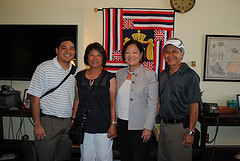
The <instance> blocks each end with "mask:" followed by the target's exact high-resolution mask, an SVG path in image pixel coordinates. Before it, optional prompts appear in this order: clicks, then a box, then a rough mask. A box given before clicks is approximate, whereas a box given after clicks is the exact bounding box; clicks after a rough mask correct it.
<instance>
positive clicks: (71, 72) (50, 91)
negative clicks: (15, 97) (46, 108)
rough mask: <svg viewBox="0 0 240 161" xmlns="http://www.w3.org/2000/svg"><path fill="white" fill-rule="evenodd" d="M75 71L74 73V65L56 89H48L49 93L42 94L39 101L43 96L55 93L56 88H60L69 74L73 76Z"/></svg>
mask: <svg viewBox="0 0 240 161" xmlns="http://www.w3.org/2000/svg"><path fill="white" fill-rule="evenodd" d="M75 71H76V67H75V66H74V65H72V68H71V70H70V72H69V73H68V75H66V77H65V78H64V79H63V80H62V81H61V82H60V83H59V84H58V85H57V86H56V87H54V88H52V89H50V90H49V91H47V92H46V93H44V94H43V95H42V96H41V97H40V99H41V98H43V97H44V96H46V95H48V94H50V93H52V92H53V91H55V90H56V89H57V88H58V87H60V86H61V85H62V84H63V83H64V82H65V81H66V80H67V78H68V77H69V76H70V75H71V74H72V75H73V74H74V73H75Z"/></svg>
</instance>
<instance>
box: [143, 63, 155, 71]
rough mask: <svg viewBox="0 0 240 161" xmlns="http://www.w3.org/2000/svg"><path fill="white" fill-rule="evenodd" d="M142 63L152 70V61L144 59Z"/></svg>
mask: <svg viewBox="0 0 240 161" xmlns="http://www.w3.org/2000/svg"><path fill="white" fill-rule="evenodd" d="M142 65H143V66H144V67H146V68H148V69H150V70H152V71H154V61H144V62H143V63H142Z"/></svg>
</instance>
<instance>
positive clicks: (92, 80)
mask: <svg viewBox="0 0 240 161" xmlns="http://www.w3.org/2000/svg"><path fill="white" fill-rule="evenodd" d="M93 83H94V79H91V80H90V81H89V84H88V85H89V86H90V87H91V86H92V85H93Z"/></svg>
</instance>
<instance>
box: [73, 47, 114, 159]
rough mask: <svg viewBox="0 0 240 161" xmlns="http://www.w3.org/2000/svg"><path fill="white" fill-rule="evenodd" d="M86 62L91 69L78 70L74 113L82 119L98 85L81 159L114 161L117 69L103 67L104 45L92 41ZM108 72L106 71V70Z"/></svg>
mask: <svg viewBox="0 0 240 161" xmlns="http://www.w3.org/2000/svg"><path fill="white" fill-rule="evenodd" d="M84 63H85V64H86V65H89V67H90V68H89V69H86V70H83V71H80V72H79V73H77V74H76V76H75V78H76V98H75V101H74V109H73V113H74V114H73V116H74V117H76V119H81V118H82V117H83V115H84V111H85V109H86V107H87V105H88V104H89V100H90V98H91V95H92V91H93V89H94V88H95V87H96V84H97V83H98V82H99V80H100V77H101V75H102V76H103V79H102V81H101V83H100V84H99V85H98V87H97V89H96V93H95V95H94V96H93V99H92V101H91V104H90V106H89V109H88V115H87V121H86V124H85V132H84V141H83V144H82V145H81V160H83V161H94V160H102V161H108V160H109V161H111V160H113V155H112V144H113V140H112V139H113V138H115V137H116V135H117V132H116V108H115V100H116V79H115V75H114V74H113V73H110V72H107V71H105V70H103V66H104V65H105V64H106V53H105V50H104V48H103V47H102V45H100V44H99V43H92V44H90V45H88V46H87V48H86V51H85V55H84ZM103 73H104V74H103Z"/></svg>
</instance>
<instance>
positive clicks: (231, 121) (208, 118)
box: [198, 106, 240, 151]
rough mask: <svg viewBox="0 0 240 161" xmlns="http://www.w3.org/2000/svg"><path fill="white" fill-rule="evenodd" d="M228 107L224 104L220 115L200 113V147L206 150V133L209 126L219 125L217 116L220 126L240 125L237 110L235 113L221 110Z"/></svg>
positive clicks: (239, 116) (239, 115)
mask: <svg viewBox="0 0 240 161" xmlns="http://www.w3.org/2000/svg"><path fill="white" fill-rule="evenodd" d="M223 107H226V106H222V107H219V108H220V114H219V116H216V115H204V114H203V113H202V114H200V115H199V117H198V122H199V123H200V125H201V142H200V147H201V149H202V150H203V151H204V150H205V146H206V135H207V129H208V126H216V125H217V117H218V118H219V123H218V125H219V126H240V114H239V113H237V112H234V113H224V112H221V108H223Z"/></svg>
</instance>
